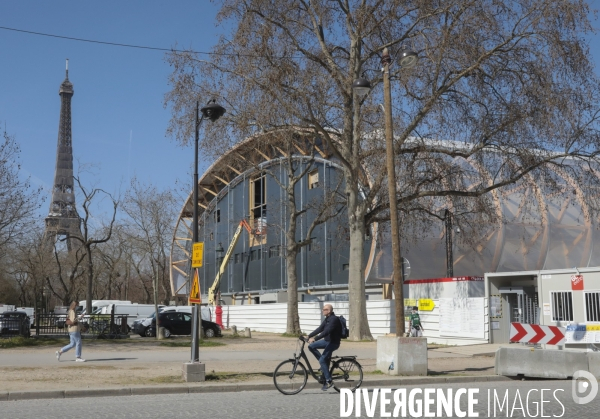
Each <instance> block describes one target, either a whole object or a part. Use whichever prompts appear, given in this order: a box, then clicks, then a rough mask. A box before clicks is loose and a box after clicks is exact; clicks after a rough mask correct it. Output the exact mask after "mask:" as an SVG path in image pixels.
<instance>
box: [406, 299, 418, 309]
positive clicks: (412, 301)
mask: <svg viewBox="0 0 600 419" xmlns="http://www.w3.org/2000/svg"><path fill="white" fill-rule="evenodd" d="M416 305H417V300H415V299H414V298H405V299H404V307H409V306H410V307H413V306H416Z"/></svg>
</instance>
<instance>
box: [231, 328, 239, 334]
mask: <svg viewBox="0 0 600 419" xmlns="http://www.w3.org/2000/svg"><path fill="white" fill-rule="evenodd" d="M231 333H232V334H233V336H237V334H238V332H237V326H231Z"/></svg>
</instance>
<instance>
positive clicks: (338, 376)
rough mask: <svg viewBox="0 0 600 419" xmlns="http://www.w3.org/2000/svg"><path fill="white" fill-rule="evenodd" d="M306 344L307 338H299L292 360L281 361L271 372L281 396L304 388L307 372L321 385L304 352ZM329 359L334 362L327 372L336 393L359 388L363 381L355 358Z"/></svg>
mask: <svg viewBox="0 0 600 419" xmlns="http://www.w3.org/2000/svg"><path fill="white" fill-rule="evenodd" d="M307 342H308V339H307V338H305V337H303V336H300V337H299V338H298V342H296V352H294V358H293V359H288V360H286V361H283V362H282V363H281V364H279V365H278V366H277V368H275V371H274V372H273V383H274V384H275V387H276V388H277V390H279V391H280V392H281V393H283V394H286V395H292V394H298V393H300V392H301V391H302V390H303V389H304V387H305V386H306V382H307V380H308V373H309V372H310V375H311V376H312V377H313V378H314V379H315V380H317V381H318V382H319V383H321V384H323V377H322V376H321V377H318V376H317V375H316V374H315V371H314V370H313V369H312V367H311V365H310V362H309V361H308V358H307V357H306V353H305V352H304V345H305V344H306V343H307ZM300 358H303V359H304V362H306V365H307V366H308V370H307V369H306V367H305V366H304V364H303V363H302V362H301V361H300ZM331 359H332V360H335V361H334V362H333V364H332V365H331V367H330V369H329V372H330V374H331V379H332V381H333V388H334V389H335V390H336V391H337V392H338V393H339V392H340V390H341V389H344V388H346V389H349V390H350V391H352V392H354V391H355V390H356V389H357V388H358V387H360V385H361V384H362V380H363V371H362V367H361V366H360V364H359V363H358V361H356V356H354V355H351V356H349V355H346V356H333V357H331ZM317 371H318V370H317Z"/></svg>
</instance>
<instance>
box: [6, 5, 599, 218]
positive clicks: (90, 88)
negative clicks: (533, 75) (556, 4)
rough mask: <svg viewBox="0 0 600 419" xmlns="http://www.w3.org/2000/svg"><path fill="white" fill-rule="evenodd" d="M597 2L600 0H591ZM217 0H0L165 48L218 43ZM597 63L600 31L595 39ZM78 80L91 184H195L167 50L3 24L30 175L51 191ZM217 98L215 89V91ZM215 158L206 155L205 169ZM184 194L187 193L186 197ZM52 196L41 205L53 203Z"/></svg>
mask: <svg viewBox="0 0 600 419" xmlns="http://www.w3.org/2000/svg"><path fill="white" fill-rule="evenodd" d="M590 3H591V5H592V7H598V1H591V2H590ZM216 12H217V7H216V6H215V5H214V4H212V3H211V2H209V1H208V0H196V1H192V0H177V1H173V2H166V1H156V0H144V1H141V0H134V1H131V0H130V1H122V0H121V1H115V0H105V1H102V2H91V1H81V0H80V1H74V0H53V1H47V0H44V1H42V0H38V1H34V0H18V1H17V0H14V1H13V0H0V26H4V27H9V28H16V29H21V30H27V31H35V32H42V33H48V34H54V35H61V36H69V37H77V38H84V39H92V40H99V41H105V42H114V43H124V44H133V45H142V46H151V47H159V48H172V47H176V48H191V49H194V50H196V51H209V50H210V48H211V46H212V45H214V44H215V43H216V41H217V38H218V34H219V31H222V29H220V28H217V27H216V20H215V15H216ZM594 26H598V24H597V22H594ZM591 48H592V54H593V55H594V57H595V61H596V65H597V66H598V63H599V62H600V36H595V37H594V38H593V39H592V40H591ZM66 58H69V79H70V80H71V82H72V83H73V84H74V89H75V95H74V97H73V101H72V130H73V152H74V156H75V166H76V170H77V167H78V166H79V164H85V165H89V166H90V169H89V170H91V172H90V171H86V172H85V173H84V174H83V179H84V182H85V183H86V184H87V185H92V184H93V185H95V186H98V187H102V188H104V189H106V190H107V191H109V192H112V193H118V192H119V190H121V191H124V190H125V189H126V188H127V185H128V184H129V179H130V178H131V177H133V176H137V177H138V178H139V179H141V180H142V181H143V182H146V183H152V184H155V185H157V186H158V187H159V188H161V189H165V188H176V189H178V190H181V191H183V193H184V195H185V194H187V193H188V192H189V191H190V190H191V184H192V172H193V169H192V164H193V150H192V148H191V147H187V148H182V147H181V146H179V145H177V144H176V143H175V142H174V141H172V140H171V139H170V138H166V136H165V131H166V127H167V124H168V121H169V119H170V111H169V109H165V108H164V107H163V97H164V94H165V93H166V92H167V91H168V90H169V86H168V85H167V78H168V76H169V74H170V72H171V69H170V67H169V66H168V65H167V64H166V63H165V53H164V52H161V51H152V50H144V49H132V48H123V47H116V46H108V45H100V44H92V43H85V42H76V41H70V40H64V39H57V38H51V37H44V36H38V35H31V34H25V33H19V32H13V31H8V30H3V29H0V123H1V124H2V129H4V126H5V125H6V130H7V132H8V133H9V134H11V135H13V136H14V137H15V139H16V140H17V142H18V143H19V145H20V146H21V150H22V153H21V163H22V172H23V174H24V175H26V176H29V177H30V178H31V181H32V184H33V185H34V186H42V187H44V188H45V190H46V191H47V193H46V196H48V197H49V194H50V191H51V187H52V182H53V176H54V165H55V156H56V143H57V136H58V119H59V111H60V97H59V96H58V88H59V86H60V84H61V83H62V81H63V80H64V77H65V59H66ZM207 100H208V99H207ZM209 165H210V162H209V161H204V162H202V161H201V165H200V173H202V171H203V170H202V169H203V168H206V167H208V166H209ZM182 204H183V200H182ZM48 205H49V202H48V200H47V201H46V202H45V203H44V205H43V206H42V209H41V215H45V214H46V213H47V210H48Z"/></svg>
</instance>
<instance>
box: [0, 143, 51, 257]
mask: <svg viewBox="0 0 600 419" xmlns="http://www.w3.org/2000/svg"><path fill="white" fill-rule="evenodd" d="M20 152H21V151H20V149H19V146H18V144H17V143H16V141H15V139H14V138H13V137H11V136H9V135H8V134H7V133H6V131H4V132H3V134H2V139H1V140H0V248H4V247H5V246H7V245H8V244H10V243H12V242H14V240H15V239H16V238H17V237H18V236H23V235H24V234H26V233H27V231H28V229H29V226H30V225H31V224H32V222H31V221H32V220H33V218H34V213H35V211H36V210H37V209H38V208H39V206H40V203H41V198H40V192H41V190H40V189H37V190H33V189H32V188H31V185H30V184H29V181H28V180H23V179H22V175H21V173H20V168H21V167H20V164H19V153H20ZM0 253H4V252H0Z"/></svg>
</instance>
